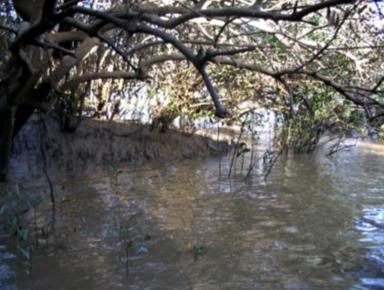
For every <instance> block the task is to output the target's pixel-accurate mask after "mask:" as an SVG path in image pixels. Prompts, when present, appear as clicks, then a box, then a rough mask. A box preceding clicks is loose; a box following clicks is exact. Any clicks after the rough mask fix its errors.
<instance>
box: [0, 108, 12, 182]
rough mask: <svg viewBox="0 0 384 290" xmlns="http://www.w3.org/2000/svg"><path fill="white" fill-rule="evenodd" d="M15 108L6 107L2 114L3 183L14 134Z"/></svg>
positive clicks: (0, 174)
mask: <svg viewBox="0 0 384 290" xmlns="http://www.w3.org/2000/svg"><path fill="white" fill-rule="evenodd" d="M15 115H16V107H14V106H12V107H7V108H5V110H4V111H3V112H2V116H1V117H0V119H1V123H0V124H1V128H0V181H5V180H6V177H7V171H8V166H9V156H10V153H11V147H12V139H13V134H14V125H15Z"/></svg>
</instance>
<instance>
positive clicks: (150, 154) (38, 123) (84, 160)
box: [10, 116, 230, 175]
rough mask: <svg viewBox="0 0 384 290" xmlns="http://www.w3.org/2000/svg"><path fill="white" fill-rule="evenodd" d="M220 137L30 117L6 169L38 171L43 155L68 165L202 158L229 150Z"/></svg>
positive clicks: (58, 164) (52, 163)
mask: <svg viewBox="0 0 384 290" xmlns="http://www.w3.org/2000/svg"><path fill="white" fill-rule="evenodd" d="M200 133H201V132H200ZM220 139H221V140H220V142H218V141H217V136H216V135H215V134H212V135H210V134H209V133H207V134H205V136H202V135H189V136H188V135H185V134H183V133H181V132H179V131H176V130H173V129H169V130H168V131H167V132H165V133H163V132H159V130H153V131H151V130H150V126H148V125H142V124H136V123H127V122H124V123H117V122H106V121H99V120H91V119H86V120H84V121H83V122H82V124H81V125H80V127H79V128H78V129H77V130H76V131H75V132H74V133H63V132H60V129H59V126H58V123H57V122H56V121H55V119H54V118H52V117H44V119H43V120H41V119H40V118H39V117H38V116H33V117H32V118H31V120H30V121H29V122H28V123H27V124H26V126H25V127H24V128H23V129H22V130H21V131H20V132H19V134H18V136H17V137H16V138H15V141H14V146H13V150H12V160H11V172H10V173H11V175H15V174H16V175H20V174H21V175H24V174H27V175H33V174H37V172H39V171H40V170H39V169H40V167H41V166H40V164H42V161H43V160H44V158H45V159H46V161H47V162H46V163H47V166H48V167H59V168H62V167H64V168H66V169H73V168H77V167H79V166H80V167H81V166H83V165H85V164H88V165H89V164H95V165H99V164H111V163H115V162H133V161H138V162H141V161H145V160H156V161H160V162H173V161H176V160H181V159H195V158H203V157H207V156H212V155H215V154H222V153H224V152H226V151H228V150H229V148H230V146H229V145H228V143H229V139H228V137H227V136H226V138H224V135H223V137H222V138H220ZM42 151H43V152H42ZM44 155H45V157H44Z"/></svg>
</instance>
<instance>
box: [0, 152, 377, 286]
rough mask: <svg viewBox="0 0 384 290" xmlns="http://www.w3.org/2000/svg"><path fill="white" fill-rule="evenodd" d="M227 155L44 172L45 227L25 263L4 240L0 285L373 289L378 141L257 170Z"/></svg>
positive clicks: (37, 183) (38, 184)
mask: <svg viewBox="0 0 384 290" xmlns="http://www.w3.org/2000/svg"><path fill="white" fill-rule="evenodd" d="M229 159H230V158H224V159H223V160H220V159H219V158H212V159H208V160H203V161H202V160H199V161H188V162H180V163H177V164H156V163H146V164H142V165H135V166H133V165H129V166H123V165H120V166H116V165H108V166H107V168H90V167H86V168H83V170H81V171H79V172H77V171H75V172H69V173H68V172H65V173H64V172H61V173H60V172H59V173H57V174H55V175H54V183H55V191H56V195H57V199H58V201H59V203H58V205H57V221H56V228H57V229H56V237H55V239H54V241H53V238H52V239H50V240H49V241H47V242H46V243H45V242H44V239H40V241H39V247H38V248H37V249H36V250H35V251H34V253H33V256H32V261H31V273H30V274H27V271H26V269H25V265H23V264H22V263H20V262H17V261H18V259H16V258H15V255H18V254H17V250H15V249H14V247H12V243H9V242H8V244H7V243H5V242H3V245H2V246H0V259H1V266H0V276H2V278H1V279H0V288H1V289H23V290H24V289H34V290H45V289H47V290H51V289H56V290H59V289H96V290H97V289H100V290H101V289H202V290H209V289H384V270H383V269H384V194H383V193H384V192H383V189H384V175H383V168H384V157H383V156H382V155H381V154H379V152H373V151H372V150H371V149H370V148H363V147H362V148H355V149H353V150H351V151H349V152H341V153H339V154H336V155H334V156H332V157H326V156H325V153H324V152H322V151H318V152H317V153H314V154H310V155H307V154H304V155H296V156H294V155H289V156H283V157H282V158H281V159H280V160H279V161H278V162H277V164H276V165H275V167H274V169H273V170H272V172H271V174H270V176H269V177H268V179H267V180H264V178H263V176H262V174H261V173H262V171H261V170H262V168H261V167H262V166H261V165H259V166H257V167H256V168H255V170H254V174H253V175H252V177H251V178H249V179H247V180H244V178H241V177H237V178H231V179H228V178H227V177H226V173H227V172H228V164H229ZM23 182H24V186H23V190H30V191H31V192H32V191H33V192H44V193H46V192H47V186H46V181H45V179H44V178H43V177H42V176H41V177H39V178H34V179H33V182H32V181H28V180H23Z"/></svg>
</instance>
